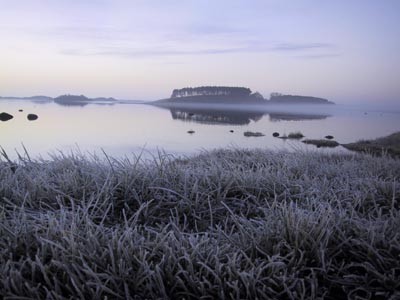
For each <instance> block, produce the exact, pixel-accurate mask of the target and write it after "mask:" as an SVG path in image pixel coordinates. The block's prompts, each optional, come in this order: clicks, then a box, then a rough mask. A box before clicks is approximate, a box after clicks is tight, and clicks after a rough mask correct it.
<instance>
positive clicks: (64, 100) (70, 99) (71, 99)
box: [54, 95, 117, 106]
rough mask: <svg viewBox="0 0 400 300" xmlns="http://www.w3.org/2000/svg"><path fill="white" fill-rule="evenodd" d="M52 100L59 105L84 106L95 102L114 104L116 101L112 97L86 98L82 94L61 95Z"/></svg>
mask: <svg viewBox="0 0 400 300" xmlns="http://www.w3.org/2000/svg"><path fill="white" fill-rule="evenodd" d="M54 102H55V103H57V104H61V105H67V106H69V105H78V106H84V105H87V104H89V103H97V104H115V103H116V102H117V100H116V99H114V98H104V97H100V98H88V97H86V96H84V95H62V96H58V97H57V98H54Z"/></svg>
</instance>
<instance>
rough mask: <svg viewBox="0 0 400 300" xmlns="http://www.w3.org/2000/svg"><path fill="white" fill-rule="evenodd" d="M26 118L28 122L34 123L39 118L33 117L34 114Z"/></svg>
mask: <svg viewBox="0 0 400 300" xmlns="http://www.w3.org/2000/svg"><path fill="white" fill-rule="evenodd" d="M27 118H28V120H29V121H35V120H37V119H38V118H39V117H38V116H37V115H35V114H28V116H27Z"/></svg>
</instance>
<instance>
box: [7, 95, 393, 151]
mask: <svg viewBox="0 0 400 300" xmlns="http://www.w3.org/2000/svg"><path fill="white" fill-rule="evenodd" d="M19 109H23V112H19V111H18V110H19ZM281 110H282V108H279V109H278V108H277V109H275V111H274V112H273V113H265V112H260V111H258V112H257V111H256V112H247V113H241V112H238V111H233V112H229V111H227V110H219V111H208V110H206V109H204V108H203V109H175V110H169V109H165V108H159V107H154V106H149V105H139V104H114V105H97V104H89V105H85V106H62V105H59V104H56V103H52V102H49V103H38V102H36V103H35V102H31V101H27V100H1V101H0V112H3V111H4V112H7V113H10V114H12V115H13V116H14V118H13V119H12V120H10V121H7V122H0V145H1V146H2V147H3V148H4V149H5V150H6V152H7V153H8V155H10V156H11V157H14V158H15V157H16V156H17V152H19V153H23V152H24V151H23V146H25V148H26V149H27V151H28V152H29V154H30V155H31V156H39V155H40V156H42V157H45V158H46V157H48V155H49V153H56V152H57V151H63V152H70V151H81V152H83V153H97V154H101V153H102V150H104V151H105V152H106V153H107V154H109V155H111V156H116V157H123V156H130V155H131V154H132V153H136V154H138V153H139V152H142V151H143V150H144V152H145V153H147V154H149V153H156V152H157V151H158V150H164V151H166V152H167V153H173V154H177V155H179V154H185V155H186V154H193V153H197V152H198V151H200V150H202V149H215V148H223V147H246V148H269V149H287V150H289V151H299V150H302V149H312V150H316V148H315V147H314V146H312V145H305V144H303V143H301V142H298V141H285V140H282V139H278V138H274V137H272V133H273V132H279V133H280V134H281V135H282V134H285V133H286V134H288V133H290V132H295V131H301V132H302V133H303V134H304V135H305V136H306V138H312V139H319V138H323V137H324V136H325V135H328V134H329V135H333V136H334V137H335V140H337V141H338V142H340V143H349V142H354V141H357V140H359V139H371V138H377V137H381V136H385V135H388V134H390V133H393V132H395V131H399V130H400V118H399V117H400V114H399V113H398V112H385V111H379V110H375V111H368V110H365V109H359V108H356V107H343V106H325V107H322V108H321V107H320V108H318V109H314V108H311V107H303V108H301V109H300V110H297V111H296V114H293V112H290V114H288V113H287V112H281ZM28 113H35V114H37V115H38V116H39V119H38V120H36V121H28V120H27V119H26V115H27V114H28ZM189 130H193V131H195V133H194V134H188V133H187V131H189ZM231 130H233V131H234V132H233V133H232V132H230V131H231ZM245 131H258V132H262V133H264V134H265V136H264V137H245V136H244V135H243V133H244V132H245ZM318 151H346V150H344V148H342V147H338V148H335V149H334V150H332V149H318Z"/></svg>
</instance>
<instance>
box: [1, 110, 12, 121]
mask: <svg viewBox="0 0 400 300" xmlns="http://www.w3.org/2000/svg"><path fill="white" fill-rule="evenodd" d="M12 118H14V116H12V115H10V114H8V113H6V112H2V113H1V114H0V121H3V122H5V121H8V120H11V119H12Z"/></svg>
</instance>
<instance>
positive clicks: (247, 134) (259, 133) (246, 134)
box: [243, 131, 264, 137]
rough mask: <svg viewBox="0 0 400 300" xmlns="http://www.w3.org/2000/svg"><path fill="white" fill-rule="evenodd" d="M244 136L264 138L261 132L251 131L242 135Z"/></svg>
mask: <svg viewBox="0 0 400 300" xmlns="http://www.w3.org/2000/svg"><path fill="white" fill-rule="evenodd" d="M243 135H244V136H247V137H249V136H255V137H259V136H264V134H263V133H261V132H251V131H246V132H245V133H243Z"/></svg>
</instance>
